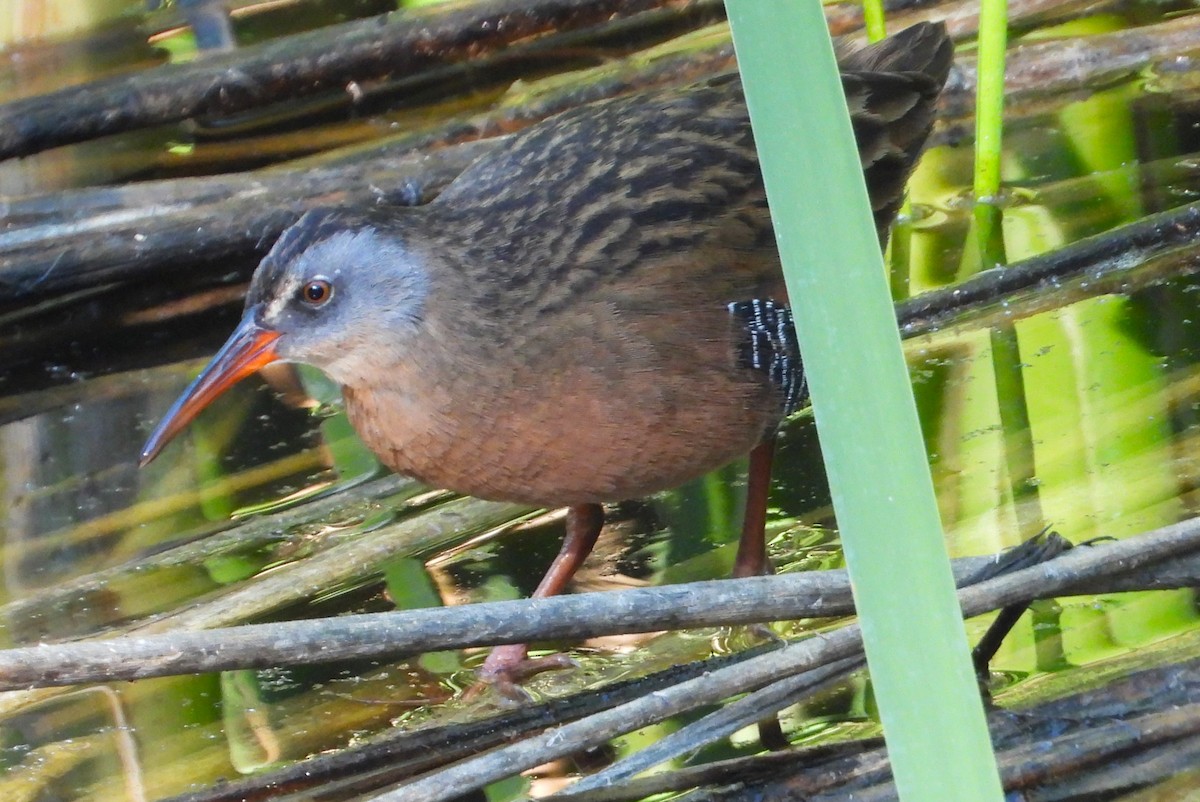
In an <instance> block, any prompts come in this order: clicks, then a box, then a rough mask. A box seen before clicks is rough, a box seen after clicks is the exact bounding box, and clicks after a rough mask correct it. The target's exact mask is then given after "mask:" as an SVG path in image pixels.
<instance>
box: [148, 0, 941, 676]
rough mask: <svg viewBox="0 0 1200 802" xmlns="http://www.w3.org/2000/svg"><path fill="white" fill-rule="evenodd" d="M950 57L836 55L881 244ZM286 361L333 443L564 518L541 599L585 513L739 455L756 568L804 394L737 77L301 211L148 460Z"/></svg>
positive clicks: (513, 657)
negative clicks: (776, 462)
mask: <svg viewBox="0 0 1200 802" xmlns="http://www.w3.org/2000/svg"><path fill="white" fill-rule="evenodd" d="M952 58H953V47H952V44H951V42H950V40H949V38H948V36H947V34H946V30H945V27H944V26H943V25H942V24H940V23H919V24H917V25H914V26H912V27H910V28H907V29H905V30H903V31H901V32H899V33H897V34H895V35H893V36H891V37H889V38H886V39H883V40H881V41H879V42H876V43H874V44H871V45H859V46H839V49H838V61H839V67H840V70H841V78H842V85H843V88H844V90H845V94H846V97H847V103H848V106H849V110H850V115H851V122H852V127H853V130H854V134H855V138H856V141H857V144H858V150H859V154H860V157H861V162H862V167H863V171H864V175H865V177H866V183H867V188H868V195H869V197H870V200H871V205H872V212H873V214H874V218H875V223H876V228H877V231H878V233H879V237H880V242H881V244H882V243H884V242H885V241H886V236H887V230H888V227H889V225H890V223H891V221H892V220H893V218H894V217H895V215H896V213H897V210H898V209H899V207H900V205H901V203H902V201H903V198H904V186H905V183H906V181H907V179H908V176H909V174H910V173H911V171H912V169H913V167H914V165H915V163H916V161H917V159H918V158H919V156H920V153H921V151H922V149H923V147H924V145H925V142H926V140H927V138H928V135H929V133H930V130H931V127H932V124H933V119H934V115H935V106H936V103H937V98H938V95H939V93H940V91H941V89H942V86H943V85H944V83H945V81H946V78H947V75H948V72H949V69H950V67H951V62H952ZM812 191H813V192H820V187H813V188H812ZM279 360H283V361H290V362H301V363H308V364H311V365H315V366H317V367H319V368H321V369H323V370H324V371H325V373H327V374H328V375H329V376H330V377H331V378H332V379H334V380H335V381H336V382H338V383H339V384H340V385H341V387H342V391H343V396H344V402H345V408H346V412H347V414H348V416H349V419H350V422H351V424H352V425H353V426H354V428H355V429H356V430H357V432H358V434H359V436H360V438H361V439H362V441H363V442H364V443H365V444H366V445H367V446H368V447H369V448H370V449H371V450H372V451H374V452H375V453H376V454H377V455H378V456H379V458H380V460H381V461H382V462H383V463H384V464H385V465H386V466H388V467H389V468H390V469H392V470H394V471H396V472H398V473H402V474H407V475H409V476H412V477H415V478H417V479H419V480H421V481H423V482H425V483H427V484H429V485H431V486H435V487H440V488H445V489H449V490H452V491H456V492H458V493H462V494H465V495H471V496H476V497H480V498H484V499H495V500H504V501H513V502H524V503H528V504H531V505H536V506H539V507H545V508H558V507H565V508H567V527H566V528H567V534H566V537H565V540H564V543H563V546H562V549H561V551H560V552H559V555H558V557H556V558H555V560H554V562H553V563H552V565H551V567H550V569H549V570H548V571H547V574H546V576H545V578H544V579H543V580H542V582H541V584H539V586H538V588H537V590H536V591H535V592H534V595H535V596H548V595H553V594H556V593H559V592H561V591H562V590H564V589H565V586H566V585H567V584H568V582H569V580H570V578H571V576H572V575H573V574H574V572H575V570H576V569H577V568H578V567H579V565H580V564H581V563H582V562H583V560H584V558H585V557H586V556H587V554H588V553H589V552H590V550H591V548H592V546H593V545H594V543H595V539H596V537H597V535H598V534H599V531H600V528H601V526H602V525H603V520H604V513H603V507H602V506H601V505H602V504H604V503H606V502H615V501H621V500H624V499H628V498H638V497H644V496H647V495H650V494H653V493H656V492H658V491H662V490H666V489H670V488H674V487H678V486H680V485H682V484H684V483H685V482H687V481H689V480H691V479H694V478H696V477H698V476H700V475H703V474H704V473H706V472H708V471H711V470H713V469H716V468H718V467H721V466H722V465H725V464H727V463H729V462H731V461H733V460H736V459H739V458H743V457H745V456H746V455H747V454H749V455H750V469H749V480H748V501H747V512H746V518H745V521H744V523H743V532H742V540H741V543H740V546H739V550H738V555H737V558H736V563H735V569H734V574H735V575H739V576H746V575H753V574H759V573H764V572H766V571H767V570H768V568H769V563H767V559H766V550H765V538H764V534H763V527H764V525H765V515H766V512H765V510H766V498H767V489H768V487H769V481H770V469H771V458H772V446H773V443H774V439H775V435H776V432H777V430H778V428H779V426H780V425H781V422H782V421H783V420H784V419H785V418H786V417H787V416H788V415H789V414H791V413H792V412H793V411H795V410H796V409H798V408H799V407H800V406H801V405H802V404H803V403H804V402H805V399H806V390H805V383H804V375H803V366H802V361H801V357H800V353H799V350H798V346H797V343H796V337H795V331H794V327H793V321H792V317H791V311H790V307H789V306H788V298H787V291H786V288H785V286H784V282H783V278H782V274H781V270H780V264H779V257H778V253H777V250H776V246H775V238H774V231H773V229H772V225H771V218H770V213H769V210H768V207H767V198H766V194H765V191H764V187H763V182H762V177H761V174H760V171H759V165H758V159H757V155H756V152H755V149H754V140H753V133H752V131H751V127H750V119H749V115H748V112H747V109H746V105H745V100H744V97H743V94H742V89H741V84H740V81H739V78H738V76H737V74H736V73H729V74H724V75H718V76H715V77H713V78H710V79H708V80H705V81H701V82H699V83H696V84H693V85H690V86H688V87H684V88H678V87H674V88H666V89H657V90H652V91H646V92H642V93H638V94H633V95H628V96H624V97H618V98H614V99H609V100H606V101H602V102H598V103H594V104H590V105H586V106H581V107H578V108H574V109H571V110H568V111H565V112H563V113H560V114H558V115H556V116H554V117H550V118H547V119H546V120H544V121H542V122H540V123H538V124H535V125H532V126H530V127H528V128H526V129H524V130H523V131H521V132H519V133H517V134H515V135H514V136H512V138H511V139H510V140H509V141H507V142H506V143H504V144H503V145H501V146H498V147H497V149H495V150H494V151H491V152H489V153H487V154H485V155H484V156H482V157H481V158H480V159H479V160H478V161H476V162H475V163H473V164H472V165H470V166H469V167H467V168H466V169H465V170H464V171H463V172H462V173H461V174H460V175H459V176H458V177H457V178H456V179H455V180H454V181H453V182H452V183H451V184H450V185H449V186H448V187H447V188H446V189H445V190H444V191H443V192H442V193H441V194H440V195H439V196H438V197H437V198H436V199H434V200H433V201H432V202H430V203H428V204H426V205H424V206H419V207H412V208H408V207H404V208H401V207H386V206H373V207H369V208H364V207H355V208H319V209H313V210H310V211H308V212H306V213H305V214H304V215H303V216H302V217H301V218H300V219H299V220H298V221H297V222H296V223H295V224H294V225H292V226H291V227H290V228H288V229H287V230H285V231H284V232H283V233H282V234H281V235H280V237H279V239H278V240H277V241H276V242H275V243H274V245H273V247H272V248H271V249H270V251H269V252H268V253H267V255H266V256H265V257H264V258H263V259H262V262H261V263H260V265H259V266H258V268H257V269H256V271H255V273H254V276H253V278H252V280H251V283H250V287H249V290H248V294H247V298H246V306H245V312H244V315H243V317H242V319H241V322H240V324H239V325H238V326H237V328H236V330H235V331H234V332H233V334H232V335H231V336H230V337H229V339H228V341H227V342H226V343H225V345H224V346H223V347H222V348H221V350H220V351H219V352H218V353H217V354H216V356H214V357H213V359H212V360H211V361H210V362H209V364H208V365H207V367H205V368H204V369H203V370H202V371H201V373H200V374H199V375H198V376H197V377H196V379H195V380H194V381H193V382H192V384H191V385H190V386H188V388H187V389H185V390H184V392H183V394H182V395H181V396H180V397H179V399H178V400H177V401H176V402H175V404H174V405H173V406H172V407H171V408H170V410H169V411H168V412H167V413H166V414H165V416H164V418H163V419H162V421H161V422H160V424H159V425H158V427H157V428H156V429H155V430H154V432H153V433H152V434H151V436H150V438H149V439H148V440H147V442H146V445H145V447H144V449H143V452H142V455H141V463H142V464H143V465H144V464H146V463H148V462H149V461H150V460H151V459H153V458H154V457H155V455H157V454H158V453H159V452H160V451H161V450H162V448H163V447H164V446H165V445H166V443H167V442H168V441H169V440H170V439H171V438H173V437H174V436H175V435H176V434H177V433H178V432H180V431H181V430H182V429H183V428H185V427H186V426H187V424H188V423H189V422H190V421H191V420H193V419H194V418H195V417H196V416H197V415H198V414H199V413H200V412H201V410H203V409H204V408H205V407H206V406H208V405H209V404H210V403H211V402H212V401H213V400H214V399H215V398H216V397H217V396H219V395H220V394H221V393H223V392H224V391H225V390H226V389H228V388H229V387H230V386H232V385H233V384H234V383H236V382H238V381H240V380H241V379H242V378H244V377H245V376H248V375H250V374H252V373H254V372H255V371H257V370H258V369H260V368H261V367H263V366H265V365H267V364H269V363H271V362H275V361H279ZM560 665H569V661H566V660H565V659H560V658H558V657H551V658H550V659H548V660H546V659H543V660H542V661H534V660H530V659H529V658H528V654H527V651H526V649H525V647H524V646H523V645H509V646H500V647H497V649H496V650H494V651H493V652H492V653H491V655H490V656H489V657H488V659H487V661H485V663H484V665H483V667H482V669H481V670H480V672H479V675H480V676H481V677H482V678H483V679H484V680H485V681H487V682H489V683H492V684H494V685H495V686H496V687H498V688H500V689H501V690H502V691H503V692H505V693H513V692H514V689H515V688H516V686H517V685H518V683H519V682H521V681H523V680H524V679H526V678H527V677H528V676H529V675H531V674H532V673H535V672H536V671H539V670H544V669H546V668H552V667H557V666H560Z"/></svg>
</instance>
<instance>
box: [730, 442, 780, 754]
mask: <svg viewBox="0 0 1200 802" xmlns="http://www.w3.org/2000/svg"><path fill="white" fill-rule="evenodd" d="M774 457H775V436H774V435H771V436H770V437H768V438H767V439H766V440H763V441H762V442H761V443H759V444H758V445H756V446H755V447H754V450H753V451H751V452H750V468H749V470H748V471H747V474H746V513H745V515H744V516H743V517H742V539H741V540H740V541H738V550H737V557H736V558H735V559H734V561H733V575H734V577H747V576H762V575H763V574H769V573H772V570H773V569H772V567H771V561H770V560H768V559H767V496H768V495H769V493H770V490H771V462H772V460H773V459H774ZM760 626H761V632H762V634H764V635H766V636H767V637H769V638H774V637H775V635H774V633H772V632H771V631H770V630H769V629H767V627H766V625H765V624H763V625H760ZM753 628H754V629H759V627H758V626H756V627H753ZM758 739H759V741H760V742H761V743H762V745H763V746H764V747H766V748H767V749H770V750H772V751H779V750H781V749H787V748H788V747H790V746H791V744H790V742H789V741H788V739H787V736H786V735H784V734H783V727H782V726H781V725H780V724H779V718H778V717H777V716H771V717H769V718H765V719H763V720H762V721H760V722H758Z"/></svg>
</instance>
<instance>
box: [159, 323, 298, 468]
mask: <svg viewBox="0 0 1200 802" xmlns="http://www.w3.org/2000/svg"><path fill="white" fill-rule="evenodd" d="M278 339H279V332H276V331H271V330H270V329H265V328H263V327H262V326H260V325H258V323H256V322H255V320H254V313H253V311H248V312H247V313H246V315H245V317H243V318H242V322H241V323H240V324H238V327H237V329H236V330H234V332H233V334H231V335H230V336H229V339H228V340H226V341H225V345H223V346H221V350H220V351H218V352H217V355H216V356H214V357H213V358H212V361H211V362H209V363H208V364H207V365H206V366H205V367H204V370H202V371H200V375H199V376H197V377H196V379H195V381H193V382H192V383H191V384H190V385H188V388H187V389H186V390H184V391H183V394H182V395H181V396H179V398H178V399H176V401H175V403H174V404H172V405H171V408H170V409H169V410H167V414H166V415H165V416H163V419H162V420H161V421H160V422H159V424H158V427H157V428H156V429H155V430H154V433H153V434H151V435H150V439H149V440H147V441H146V445H144V446H143V447H142V457H141V460H140V461H139V462H138V464H139V465H141V466H142V467H145V466H146V465H147V464H148V463H149V462H150V461H151V460H152V459H154V458H155V457H156V456H158V452H160V451H162V449H163V447H164V446H166V444H167V443H169V442H170V441H171V438H173V437H174V436H175V435H177V434H179V432H180V431H182V430H183V428H184V427H186V426H187V425H188V424H189V423H191V422H192V421H193V420H194V419H195V417H196V416H197V415H199V414H200V412H201V411H202V410H203V409H204V408H205V407H207V406H208V405H209V404H211V403H212V402H213V400H214V399H215V398H216V397H217V396H219V395H220V394H221V393H223V392H225V391H226V390H228V389H229V388H230V387H232V386H233V385H235V384H237V383H238V382H239V381H241V380H242V379H244V378H246V377H247V376H249V375H250V374H251V373H254V372H255V371H257V370H258V369H259V368H261V367H263V366H264V365H269V364H271V363H272V362H274V361H276V360H277V359H279V355H278V354H277V353H276V352H275V341H276V340H278Z"/></svg>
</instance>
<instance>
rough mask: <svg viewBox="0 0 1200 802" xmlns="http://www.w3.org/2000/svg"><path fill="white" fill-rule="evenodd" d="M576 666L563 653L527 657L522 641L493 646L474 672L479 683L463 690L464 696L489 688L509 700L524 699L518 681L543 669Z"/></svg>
mask: <svg viewBox="0 0 1200 802" xmlns="http://www.w3.org/2000/svg"><path fill="white" fill-rule="evenodd" d="M578 667H579V664H578V663H576V662H575V661H574V660H572V659H571V658H570V657H568V656H567V655H565V654H550V655H546V656H545V657H530V656H529V649H528V647H527V646H525V644H523V643H512V644H508V645H505V646H497V647H496V648H495V649H493V650H492V653H491V654H489V655H488V657H487V660H485V661H484V663H483V666H482V667H481V668H480V669H479V671H477V672H476V674H475V676H476V677H477V678H478V679H479V682H477V683H476V684H475V685H474V686H472V687H471V688H470V689H469V690H468V691H467V698H474V697H476V696H478V695H479V694H480V693H481V692H482V691H483V690H484V689H485V688H488V687H491V688H494V689H495V690H496V692H497V693H499V694H500V695H501V696H502V697H504V698H505V699H507V700H508V701H510V702H528V701H529V700H530V696H529V693H528V692H527V691H526V690H525V689H524V688H522V687H521V683H523V682H525V681H526V680H528V679H529V678H531V677H535V676H537V675H538V674H541V673H543V672H545V671H559V670H561V669H564V668H578Z"/></svg>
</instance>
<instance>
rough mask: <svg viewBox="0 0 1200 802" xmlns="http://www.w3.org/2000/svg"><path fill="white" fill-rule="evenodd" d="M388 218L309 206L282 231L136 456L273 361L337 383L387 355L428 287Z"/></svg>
mask: <svg viewBox="0 0 1200 802" xmlns="http://www.w3.org/2000/svg"><path fill="white" fill-rule="evenodd" d="M394 214H395V213H394V212H393V215H394ZM394 222H395V218H394V217H393V218H391V219H389V218H388V217H385V216H383V215H372V214H369V213H368V214H360V213H350V212H343V211H338V210H314V211H311V212H308V213H307V214H305V215H304V216H303V217H301V218H300V220H298V221H297V222H296V224H295V225H293V226H292V227H291V228H289V229H288V230H287V231H285V232H284V233H283V234H282V235H281V236H280V238H279V240H278V241H277V242H276V243H275V246H274V247H273V248H272V249H271V251H270V253H268V254H267V255H266V257H264V258H263V260H262V263H261V264H260V265H259V266H258V269H257V270H256V271H255V273H254V277H253V279H252V280H251V282H250V291H249V293H248V295H247V297H246V310H245V312H244V313H243V315H242V319H241V322H240V323H239V324H238V327H237V328H236V329H235V330H234V332H233V334H231V335H230V337H229V339H228V340H226V341H225V345H224V346H222V347H221V350H220V351H218V352H217V355H216V356H214V357H213V358H212V360H211V361H210V362H209V363H208V365H207V366H205V368H204V370H202V371H201V372H200V375H199V376H197V377H196V379H195V380H194V381H193V382H192V383H191V384H190V385H189V386H188V387H187V389H186V390H184V391H183V394H182V395H181V396H180V397H179V398H178V399H177V400H176V401H175V403H174V405H172V407H171V409H170V410H168V412H167V413H166V415H165V416H164V417H163V419H162V421H161V422H160V423H159V425H158V427H157V428H156V429H155V430H154V432H153V433H152V434H151V435H150V438H149V439H148V440H147V441H146V445H145V446H144V447H143V449H142V455H141V464H142V465H145V464H146V463H148V462H150V460H152V459H154V457H155V456H157V454H158V453H159V451H161V450H162V448H163V447H164V446H165V445H166V444H167V443H168V442H169V441H170V440H171V439H172V438H173V437H174V436H175V435H176V434H178V433H179V432H180V431H181V430H182V429H184V428H185V427H186V426H187V425H188V424H189V423H190V422H191V421H192V420H193V419H194V418H195V417H196V416H197V415H198V414H199V413H200V412H201V411H202V410H203V409H204V408H205V407H207V406H208V405H209V404H210V403H211V402H212V401H213V400H214V399H216V398H217V396H219V395H221V394H222V393H224V392H225V391H226V390H228V389H229V388H230V387H232V386H233V385H234V384H236V383H237V382H238V381H240V380H241V379H243V378H245V377H246V376H249V375H250V374H252V373H254V372H256V371H258V370H259V369H260V368H262V367H264V366H266V365H269V364H270V363H272V362H276V361H281V360H282V361H288V362H304V363H307V364H310V365H315V366H317V367H319V368H322V369H323V370H325V372H326V373H328V374H329V375H330V376H331V377H332V378H333V379H334V380H335V381H338V382H340V383H342V384H353V383H355V381H356V380H363V379H364V378H366V377H368V376H370V375H372V374H377V373H379V372H381V371H386V370H387V361H388V360H387V354H394V353H398V352H399V353H402V352H403V351H404V349H405V343H406V342H407V341H410V340H411V339H412V338H413V337H414V336H415V335H416V334H417V332H418V331H419V329H420V326H421V322H422V319H423V315H424V306H425V300H426V296H427V295H428V289H429V287H428V277H427V272H426V270H425V267H424V262H425V259H424V255H423V254H420V253H418V252H417V251H416V250H415V246H413V245H411V244H410V243H409V242H408V241H407V240H408V238H407V237H406V236H405V235H404V233H403V227H401V226H398V225H395V224H394Z"/></svg>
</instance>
